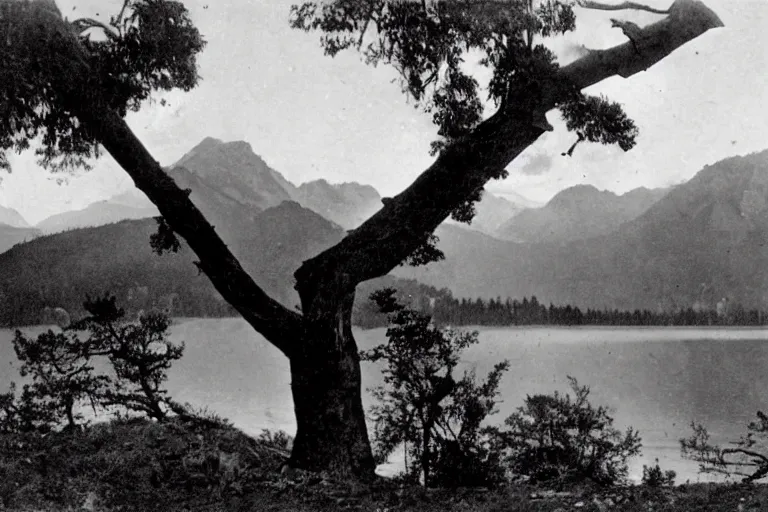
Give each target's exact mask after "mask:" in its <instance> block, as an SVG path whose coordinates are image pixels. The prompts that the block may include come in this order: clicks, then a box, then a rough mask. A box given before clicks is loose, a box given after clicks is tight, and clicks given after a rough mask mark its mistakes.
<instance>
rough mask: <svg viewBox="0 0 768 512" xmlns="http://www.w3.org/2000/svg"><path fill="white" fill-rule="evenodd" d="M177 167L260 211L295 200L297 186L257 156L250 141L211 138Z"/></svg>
mask: <svg viewBox="0 0 768 512" xmlns="http://www.w3.org/2000/svg"><path fill="white" fill-rule="evenodd" d="M177 167H183V168H185V169H186V170H188V171H189V172H190V173H192V174H194V175H195V176H196V177H197V178H199V179H200V180H202V181H204V182H205V183H206V184H207V186H209V187H211V188H213V189H215V190H216V191H217V192H218V193H219V194H222V195H223V196H226V197H227V198H229V199H231V200H234V201H236V202H238V203H240V204H244V205H247V206H250V207H252V208H256V209H257V210H266V209H267V208H270V207H272V206H277V205H279V204H280V203H282V202H283V201H290V200H293V194H294V192H293V190H294V189H295V187H294V186H293V185H292V184H291V183H290V182H289V181H288V180H286V179H285V178H284V177H283V176H282V175H281V174H280V173H278V172H277V171H275V170H273V169H271V168H270V167H269V166H268V165H267V164H266V162H264V160H263V159H262V158H261V157H260V156H258V155H256V154H255V153H254V152H253V149H252V148H251V145H250V144H248V143H247V142H243V141H237V142H222V141H220V140H218V139H214V138H211V137H208V138H206V139H204V140H203V141H202V142H200V144H198V145H197V146H195V147H194V148H192V150H191V151H189V152H188V153H187V154H186V155H184V156H183V157H182V158H181V159H180V160H179V161H178V162H176V163H175V164H173V165H172V166H171V169H174V168H177ZM174 178H175V176H174ZM192 189H193V191H194V187H192Z"/></svg>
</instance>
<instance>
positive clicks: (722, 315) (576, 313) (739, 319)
mask: <svg viewBox="0 0 768 512" xmlns="http://www.w3.org/2000/svg"><path fill="white" fill-rule="evenodd" d="M401 295H402V296H403V298H406V299H410V302H411V307H413V308H415V309H418V310H420V311H422V312H425V313H428V314H430V315H431V316H432V318H433V319H434V321H435V322H436V323H438V324H449V325H487V326H513V325H565V326H573V325H595V326H598V325H605V326H710V325H729V326H757V325H766V324H768V315H767V314H766V312H765V311H759V310H756V309H752V310H747V309H745V308H744V307H742V306H740V305H738V304H736V305H729V304H728V303H727V301H725V302H721V303H720V304H718V307H717V308H715V309H693V308H687V309H679V310H676V311H649V310H647V309H645V310H639V309H636V310H634V311H619V310H618V309H603V310H600V309H587V310H585V311H583V310H581V309H580V308H578V307H576V306H571V305H561V306H556V305H554V304H549V305H548V306H547V305H546V304H542V303H540V302H539V301H538V299H537V298H536V297H535V296H534V297H531V298H530V299H529V298H527V297H526V298H523V300H522V301H519V300H517V299H514V300H513V299H506V300H502V299H501V298H496V299H490V300H487V301H486V300H483V299H481V298H478V299H475V300H471V299H465V298H464V299H457V298H454V297H453V296H452V295H451V293H450V292H449V291H447V290H441V291H439V292H438V293H437V294H435V295H434V296H431V297H428V298H427V297H425V296H413V295H408V294H401ZM354 318H355V322H356V324H357V325H360V326H361V327H364V328H375V327H383V326H385V325H386V318H384V317H383V315H380V314H377V313H376V312H375V311H374V309H373V308H372V307H368V306H364V307H360V308H358V309H357V310H356V315H355V317H354Z"/></svg>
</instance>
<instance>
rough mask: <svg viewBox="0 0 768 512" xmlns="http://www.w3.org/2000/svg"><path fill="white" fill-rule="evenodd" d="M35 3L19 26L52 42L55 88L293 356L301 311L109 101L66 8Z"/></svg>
mask: <svg viewBox="0 0 768 512" xmlns="http://www.w3.org/2000/svg"><path fill="white" fill-rule="evenodd" d="M2 1H8V0H2ZM11 1H16V0H11ZM29 6H30V9H33V11H32V12H31V13H29V14H30V15H28V16H25V17H23V18H22V19H21V20H19V21H18V22H19V23H20V24H23V26H21V27H19V28H20V30H19V33H20V34H23V37H25V38H28V39H29V40H30V42H31V41H32V40H34V41H35V44H36V46H34V47H39V45H40V44H45V45H47V51H46V52H41V54H40V55H39V62H40V64H41V65H42V66H44V67H46V68H47V69H50V70H51V73H50V75H51V76H52V77H55V80H56V83H54V84H53V86H54V90H56V91H57V93H58V94H59V97H60V98H61V101H62V102H63V104H64V105H65V107H66V108H67V109H68V110H69V111H70V112H72V114H74V115H75V116H77V118H78V119H79V120H80V122H81V123H84V124H85V125H86V126H87V127H88V128H89V129H90V130H91V131H92V132H93V133H94V134H95V135H96V137H95V138H96V140H98V141H99V142H100V143H101V144H102V145H103V146H104V148H105V149H106V150H107V151H108V152H109V153H110V154H111V155H112V157H114V159H115V160H116V161H117V162H118V164H120V166H121V167H122V168H123V169H124V170H125V171H126V172H127V173H128V175H129V176H130V177H131V178H132V179H133V181H134V183H135V184H136V186H137V187H138V188H139V190H141V191H142V192H144V193H145V194H146V195H147V197H148V198H149V199H150V201H152V202H153V203H154V204H155V205H156V206H157V208H158V209H159V210H160V213H161V214H162V216H163V218H165V220H166V221H167V222H168V224H169V225H170V226H171V227H172V228H173V230H174V231H175V232H176V233H178V234H179V235H181V236H182V237H183V238H184V239H185V240H186V241H187V243H188V244H189V246H190V248H191V249H192V250H193V251H194V252H195V254H196V255H197V256H198V258H199V259H200V264H199V267H200V269H201V270H202V271H203V272H204V273H205V274H206V275H207V276H208V278H209V279H210V280H211V282H212V283H213V285H214V287H215V288H216V289H217V290H218V291H219V293H221V295H222V297H224V299H225V300H226V301H227V302H229V303H230V304H231V305H232V306H233V307H234V308H235V309H236V310H237V311H238V312H239V313H240V314H241V315H242V316H243V318H244V319H245V320H246V321H247V322H248V323H250V324H251V325H252V326H253V327H254V328H255V329H256V330H257V331H258V332H260V333H261V334H263V335H264V336H265V337H266V338H267V339H268V340H269V341H270V342H271V343H273V344H274V345H275V346H277V348H279V349H280V350H281V351H282V352H283V353H284V354H286V355H287V356H288V357H289V358H290V357H291V355H292V354H293V352H294V348H295V346H296V344H297V343H299V342H300V340H301V338H302V336H303V327H302V321H301V315H299V314H298V313H296V312H294V311H291V310H289V309H287V308H286V307H285V306H283V305H282V304H280V303H279V302H277V301H276V300H274V299H272V298H271V297H269V295H267V294H266V292H264V291H263V290H262V289H261V288H260V287H259V286H258V285H257V284H256V283H255V282H254V281H253V279H252V278H251V276H250V275H249V274H248V273H247V272H246V271H245V270H244V269H243V267H242V266H241V265H240V262H239V261H238V260H237V259H236V258H235V256H234V255H233V254H232V252H231V251H230V250H229V248H228V247H227V246H226V244H224V242H223V241H222V240H221V238H220V237H219V235H218V234H217V233H216V231H215V230H214V228H213V226H212V225H211V224H210V223H209V222H208V220H207V219H206V218H205V217H204V216H203V214H202V213H201V212H200V210H198V208H197V207H196V206H195V205H194V203H192V201H191V200H190V198H189V194H188V193H187V192H186V191H184V190H182V189H181V188H180V187H179V186H178V185H177V184H176V182H175V181H174V180H173V179H172V178H171V177H170V176H169V175H168V174H166V173H165V171H164V170H163V169H162V167H161V166H160V164H159V163H158V162H157V161H156V160H155V159H154V158H152V155H151V154H150V153H149V151H147V149H146V148H145V147H144V146H143V144H142V143H141V141H139V139H138V138H137V137H136V135H135V134H134V133H133V131H131V129H130V127H129V126H128V124H127V123H126V122H125V120H124V119H123V118H122V117H120V116H119V115H118V113H117V112H115V111H114V110H112V109H111V108H109V107H108V103H107V102H106V101H105V99H104V98H103V95H102V91H101V89H100V85H99V84H98V83H94V82H93V80H92V77H93V76H94V75H93V73H92V72H91V69H90V68H89V66H88V54H87V51H86V50H85V49H84V48H83V46H82V45H81V43H80V40H79V38H78V36H77V34H76V33H75V32H74V31H73V29H72V26H71V25H70V24H69V23H68V22H66V21H65V20H64V19H63V18H62V16H61V13H60V12H58V10H56V12H54V11H52V10H51V9H50V0H32V2H30V4H29ZM54 6H55V4H54ZM34 9H36V10H34ZM25 42H27V40H26V39H25V40H22V41H19V42H18V43H17V44H22V45H23V44H24V43H25ZM27 46H30V45H27Z"/></svg>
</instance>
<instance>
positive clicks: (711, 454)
mask: <svg viewBox="0 0 768 512" xmlns="http://www.w3.org/2000/svg"><path fill="white" fill-rule="evenodd" d="M691 429H692V431H693V432H692V433H691V436H690V437H687V438H683V439H680V448H681V454H682V456H683V458H686V459H689V460H693V461H696V462H698V463H699V471H700V472H701V473H710V474H719V475H723V476H726V477H729V478H730V477H740V478H742V480H743V481H744V482H754V481H757V480H762V479H764V478H766V477H767V476H768V416H766V415H765V414H764V413H763V412H762V411H757V420H756V421H751V422H749V424H748V425H747V432H746V434H744V435H743V436H741V438H740V439H739V440H738V441H734V442H732V443H730V446H729V447H723V446H720V445H717V444H713V443H712V442H711V439H710V435H709V432H708V431H707V428H706V427H705V426H703V425H700V424H697V423H694V422H692V423H691Z"/></svg>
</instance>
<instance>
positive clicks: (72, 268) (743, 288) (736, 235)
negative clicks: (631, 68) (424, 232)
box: [0, 139, 768, 324]
mask: <svg viewBox="0 0 768 512" xmlns="http://www.w3.org/2000/svg"><path fill="white" fill-rule="evenodd" d="M766 167H768V151H766V152H763V153H756V154H753V155H749V156H746V157H733V158H729V159H726V160H723V161H721V162H718V163H716V164H714V165H711V166H709V167H706V168H705V169H703V170H702V171H700V172H699V173H698V174H697V175H696V176H695V177H694V178H693V179H691V180H690V181H689V182H687V183H684V184H681V185H678V186H676V187H675V188H673V189H671V190H647V189H636V190H634V191H631V192H628V193H626V194H624V195H621V196H617V195H615V194H613V193H611V192H601V191H598V190H597V189H595V188H594V187H588V186H580V187H575V188H573V189H569V190H566V191H563V192H562V193H560V194H558V195H557V196H555V197H554V198H553V199H552V200H551V201H550V202H549V203H548V204H546V205H544V206H543V207H539V208H527V209H526V208H524V207H522V206H518V205H516V204H515V203H512V202H510V201H508V200H506V199H502V198H498V197H496V196H493V195H491V194H486V196H485V198H484V200H483V201H482V202H481V203H480V204H479V205H478V208H477V209H478V213H479V214H478V218H476V219H475V221H473V223H472V224H471V225H470V226H465V225H456V224H450V223H445V224H443V225H442V226H440V227H439V228H438V230H437V235H438V237H439V238H440V242H439V247H440V248H441V249H442V250H443V251H444V252H445V254H446V259H445V261H442V262H438V263H432V264H430V265H428V266H426V267H419V268H409V267H399V268H397V269H395V271H393V273H392V276H391V277H385V278H381V279H380V280H376V281H375V282H374V283H364V284H363V285H361V288H360V291H361V294H360V295H361V297H363V298H362V299H360V300H364V298H365V296H367V294H368V293H369V291H370V290H372V289H375V288H373V287H375V286H376V285H377V284H381V283H388V284H390V285H391V284H392V283H395V286H398V287H400V286H402V287H409V288H408V290H409V292H408V293H409V294H411V295H417V294H425V295H434V294H436V293H440V292H438V290H440V289H444V288H445V289H448V290H450V291H451V292H452V293H453V294H455V295H456V296H460V297H486V298H490V297H496V296H501V297H522V296H531V295H536V296H537V297H538V298H539V300H540V301H542V302H554V303H558V304H562V303H570V304H574V305H577V306H579V307H581V308H586V307H597V308H604V307H608V308H622V309H633V308H651V309H655V308H661V309H669V308H679V307H689V306H690V307H714V304H715V303H716V302H717V301H718V300H720V299H721V298H722V297H727V298H729V300H732V301H733V302H741V303H743V304H744V305H745V306H751V307H752V306H763V305H764V303H766V299H767V298H768V297H766V294H765V292H764V290H766V291H768V249H766V239H768V206H766V204H767V203H768V202H767V201H766V198H767V197H768V178H766V177H765V176H766V175H768V173H766ZM168 172H169V173H170V174H171V176H173V178H174V179H175V180H176V181H177V182H178V183H179V185H180V186H182V187H185V188H190V189H191V190H192V193H191V198H192V200H193V201H194V202H195V203H196V204H197V205H198V207H199V208H200V209H201V210H202V211H203V213H204V214H205V215H206V216H207V217H208V218H209V220H211V222H212V224H214V226H216V229H217V231H218V232H219V233H220V235H221V236H222V238H223V239H224V241H225V242H226V243H227V244H228V245H229V246H230V247H231V248H232V250H233V252H234V253H235V255H236V256H238V258H240V259H241V261H242V262H243V265H244V267H245V268H246V270H248V271H249V272H251V274H252V275H253V276H254V279H255V280H256V282H257V283H259V284H260V285H262V286H263V287H264V288H265V289H266V290H267V291H268V292H269V293H270V294H272V295H273V296H275V297H276V298H278V300H281V301H282V302H283V303H285V304H286V305H287V306H289V307H294V306H295V305H296V304H297V302H298V300H297V297H296V294H295V291H294V290H293V287H292V285H293V278H292V274H293V271H294V270H295V269H296V268H297V267H298V266H299V265H300V264H301V262H302V261H303V260H304V259H306V258H308V257H311V256H312V255H314V254H317V253H318V252H319V251H321V250H323V249H325V248H327V247H330V246H331V245H333V244H334V243H336V242H338V241H339V240H340V239H341V238H342V237H343V236H344V230H345V229H348V228H349V227H352V226H354V225H356V224H357V223H359V222H360V221H361V220H362V219H364V218H365V217H366V216H367V215H369V214H370V212H372V211H375V210H376V209H378V208H379V207H380V205H381V201H380V198H379V195H378V193H377V192H376V191H375V190H374V189H372V188H371V187H366V186H364V185H359V184H343V185H331V184H328V183H327V182H325V181H323V180H318V181H315V182H310V183H309V184H303V185H301V186H294V185H293V184H291V183H290V182H289V181H288V180H286V179H285V178H284V177H283V176H282V175H280V174H279V173H278V172H276V171H274V170H272V169H270V168H269V167H268V166H267V165H266V164H265V163H264V161H263V160H262V159H261V158H260V157H258V156H257V155H255V154H253V152H252V150H251V149H250V146H248V145H247V144H246V143H242V142H235V143H223V142H221V141H217V140H215V139H205V140H204V141H203V142H202V143H201V144H199V145H198V146H196V147H195V148H193V150H191V151H190V152H189V153H188V154H187V155H185V156H184V157H183V158H182V159H181V160H180V161H179V162H177V163H176V164H174V165H172V166H170V167H169V168H168ZM489 198H490V199H489ZM141 201H146V199H145V198H143V197H141V196H136V195H135V194H127V195H124V196H122V197H117V198H112V199H111V200H109V201H107V203H109V204H118V205H122V206H124V207H126V208H133V209H136V208H139V209H140V208H145V207H147V208H149V205H147V204H146V203H144V204H143V206H142V203H141ZM92 206H93V205H92ZM94 208H95V207H94ZM102 210H103V209H102ZM318 210H320V211H318ZM153 214H154V213H153ZM507 215H511V217H506V216H507ZM502 219H504V220H502ZM563 226H566V227H563ZM13 229H19V228H13ZM154 229H155V222H154V221H153V220H148V219H144V220H138V221H123V222H119V223H117V224H110V225H106V226H100V227H95V228H89V229H77V230H72V231H68V232H64V233H58V234H54V235H49V236H43V237H40V238H37V239H35V240H32V241H30V242H27V243H23V244H19V245H17V246H15V247H13V249H11V250H9V251H6V252H5V253H3V254H0V299H2V300H0V304H3V306H2V310H0V322H2V323H6V324H7V323H20V322H21V323H23V322H33V321H35V314H36V313H35V311H39V310H40V309H41V308H44V307H56V306H63V307H65V308H68V309H69V308H74V309H75V310H76V309H77V307H78V306H77V305H78V304H79V303H80V301H82V298H83V297H84V295H85V293H91V294H93V293H96V292H98V291H100V290H101V291H103V290H104V289H105V287H109V288H110V289H111V290H112V291H113V292H115V293H117V294H118V296H119V297H121V298H123V299H125V300H127V301H129V302H130V301H133V305H134V306H135V307H136V308H142V307H150V306H152V305H157V304H163V303H167V302H168V301H169V300H170V301H175V307H174V314H178V315H207V314H212V315H222V314H230V313H231V310H230V308H229V307H228V306H227V305H226V304H224V303H223V301H222V300H221V298H220V297H219V296H218V295H217V294H216V293H215V292H214V291H213V288H212V287H211V286H210V284H209V283H208V281H207V280H206V279H205V278H204V277H202V276H198V275H197V272H196V269H195V267H194V266H193V265H192V263H191V262H192V260H193V255H192V254H191V253H189V251H188V250H186V249H184V250H182V252H181V253H180V254H178V255H170V256H162V257H157V256H155V255H153V254H152V253H151V251H150V249H149V245H148V238H149V235H150V234H151V233H152V232H153V231H154ZM502 232H503V234H504V236H506V237H509V238H514V240H503V239H501V238H500V237H494V236H491V235H490V234H489V233H502ZM2 233H3V231H2V230H0V236H2ZM403 279H408V280H411V281H407V283H410V284H407V285H406V281H403ZM413 280H416V281H418V282H419V283H423V284H421V285H419V284H414V281H413ZM425 285H429V286H425ZM363 292H364V293H363ZM137 297H138V298H137Z"/></svg>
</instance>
